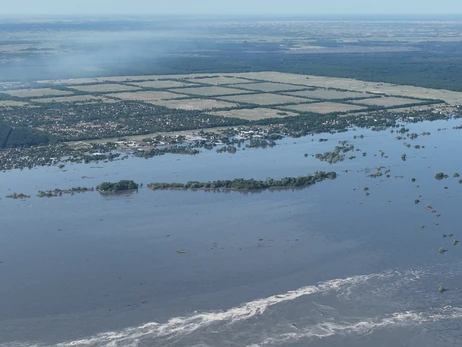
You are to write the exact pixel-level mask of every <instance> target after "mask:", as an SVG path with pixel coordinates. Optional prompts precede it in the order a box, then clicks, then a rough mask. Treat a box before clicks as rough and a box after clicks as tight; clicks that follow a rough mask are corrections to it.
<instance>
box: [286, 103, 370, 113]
mask: <svg viewBox="0 0 462 347" xmlns="http://www.w3.org/2000/svg"><path fill="white" fill-rule="evenodd" d="M281 109H283V110H290V111H297V112H311V113H320V114H329V113H339V112H340V113H341V112H351V111H360V110H364V109H365V107H363V106H357V105H350V104H341V103H336V102H316V103H310V104H297V105H290V106H284V107H281Z"/></svg>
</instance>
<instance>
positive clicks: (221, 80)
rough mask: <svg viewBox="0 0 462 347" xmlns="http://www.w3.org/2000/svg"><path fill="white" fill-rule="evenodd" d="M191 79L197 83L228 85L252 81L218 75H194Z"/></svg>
mask: <svg viewBox="0 0 462 347" xmlns="http://www.w3.org/2000/svg"><path fill="white" fill-rule="evenodd" d="M191 81H194V82H195V83H202V84H211V85H215V86H218V85H227V84H239V83H250V82H253V81H249V80H246V79H243V78H239V77H234V76H217V77H200V76H199V77H194V78H191Z"/></svg>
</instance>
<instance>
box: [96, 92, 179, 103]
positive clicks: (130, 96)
mask: <svg viewBox="0 0 462 347" xmlns="http://www.w3.org/2000/svg"><path fill="white" fill-rule="evenodd" d="M105 96H108V97H112V98H117V99H122V100H131V101H135V100H136V101H145V102H156V101H159V100H169V99H178V98H184V97H186V95H182V94H175V93H170V92H161V91H159V92H156V91H141V92H127V93H114V94H106V95H105Z"/></svg>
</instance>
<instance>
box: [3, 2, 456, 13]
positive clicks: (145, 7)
mask: <svg viewBox="0 0 462 347" xmlns="http://www.w3.org/2000/svg"><path fill="white" fill-rule="evenodd" d="M104 14H107V15H140V14H143V15H181V16H184V15H194V16H196V15H204V16H216V15H218V16H223V15H225V16H241V15H249V16H255V15H280V16H293V15H298V16H300V15H321V16H326V15H457V14H462V3H460V2H458V1H455V0H441V1H439V2H427V3H422V2H420V1H416V0H409V1H407V2H406V3H403V2H402V1H398V0H390V1H387V2H386V3H373V2H370V1H365V0H350V1H340V0H325V1H323V2H322V3H307V2H304V1H301V0H287V1H284V2H281V1H274V0H272V1H271V0H270V1H264V0H254V1H248V0H247V1H246V0H235V1H233V2H226V3H224V2H212V3H211V2H210V1H207V0H197V1H194V2H190V1H187V0H171V1H168V2H164V3H157V4H153V3H151V2H150V1H148V0H132V1H130V2H127V1H110V0H99V1H91V0H81V1H66V2H64V1H58V0H42V1H40V2H37V1H35V0H18V1H16V2H13V3H11V2H10V3H4V4H0V16H9V15H21V16H23V15H25V16H31V15H32V16H33V15H104Z"/></svg>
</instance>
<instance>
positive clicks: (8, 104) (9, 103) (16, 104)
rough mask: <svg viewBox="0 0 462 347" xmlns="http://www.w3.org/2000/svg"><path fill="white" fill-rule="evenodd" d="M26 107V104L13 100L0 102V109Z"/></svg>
mask: <svg viewBox="0 0 462 347" xmlns="http://www.w3.org/2000/svg"><path fill="white" fill-rule="evenodd" d="M24 106H28V104H27V103H26V102H22V101H14V100H0V107H24Z"/></svg>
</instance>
